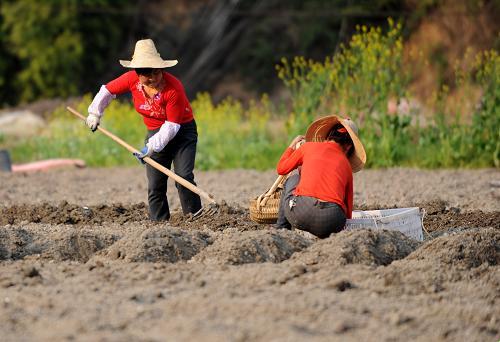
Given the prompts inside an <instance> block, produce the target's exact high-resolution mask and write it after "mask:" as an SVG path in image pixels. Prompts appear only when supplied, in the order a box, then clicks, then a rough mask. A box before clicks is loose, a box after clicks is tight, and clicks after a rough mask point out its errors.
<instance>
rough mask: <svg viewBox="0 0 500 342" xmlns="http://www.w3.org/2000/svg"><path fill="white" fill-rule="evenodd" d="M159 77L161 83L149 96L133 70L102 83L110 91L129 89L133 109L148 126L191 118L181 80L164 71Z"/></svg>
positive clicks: (124, 91)
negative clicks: (156, 92)
mask: <svg viewBox="0 0 500 342" xmlns="http://www.w3.org/2000/svg"><path fill="white" fill-rule="evenodd" d="M163 79H164V80H165V87H164V88H163V90H162V91H161V92H159V93H158V94H156V95H155V97H154V98H153V99H151V98H149V97H148V96H147V95H146V93H145V92H144V89H143V86H142V84H141V83H140V82H139V77H138V76H137V74H136V72H135V71H133V70H132V71H128V72H126V73H124V74H123V75H121V76H120V77H118V78H116V79H114V80H112V81H111V82H109V83H108V84H106V88H107V89H108V91H109V92H110V93H111V94H113V95H120V94H123V93H126V92H129V91H130V92H131V93H132V99H133V101H134V107H135V110H137V112H138V113H139V114H141V115H142V116H143V119H144V123H145V124H146V126H147V127H148V129H149V130H153V129H157V128H160V127H161V125H163V123H164V122H165V121H170V122H175V123H178V124H182V123H186V122H190V121H192V120H193V118H194V117H193V110H192V109H191V104H190V103H189V100H188V98H187V96H186V92H185V91H184V87H183V86H182V83H181V82H180V81H179V80H178V79H177V78H175V77H174V76H173V75H171V74H169V73H168V72H163Z"/></svg>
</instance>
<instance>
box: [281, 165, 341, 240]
mask: <svg viewBox="0 0 500 342" xmlns="http://www.w3.org/2000/svg"><path fill="white" fill-rule="evenodd" d="M299 181H300V175H299V174H298V173H297V172H296V173H294V174H292V175H291V176H289V177H288V179H287V180H286V182H285V186H284V189H283V193H282V194H281V200H280V208H279V212H278V221H277V222H276V225H277V227H278V228H287V229H290V228H292V227H293V228H297V229H300V230H305V231H307V232H309V233H311V234H314V235H316V236H317V237H319V238H326V237H328V236H330V234H332V233H338V232H340V231H341V230H342V229H344V226H345V221H346V216H345V213H344V211H343V210H342V208H341V207H340V206H339V205H338V204H336V203H331V202H322V201H319V200H318V199H316V198H314V197H308V196H295V195H294V194H293V192H294V190H295V188H296V187H297V184H299Z"/></svg>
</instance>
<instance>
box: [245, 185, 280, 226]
mask: <svg viewBox="0 0 500 342" xmlns="http://www.w3.org/2000/svg"><path fill="white" fill-rule="evenodd" d="M285 179H286V176H279V177H278V178H277V179H276V181H275V182H274V184H273V185H272V186H271V188H270V189H269V190H268V191H267V192H265V193H264V194H262V195H260V196H259V197H257V198H253V199H251V200H250V219H251V220H252V221H255V222H257V223H276V220H277V218H278V211H279V207H280V198H281V193H282V192H283V184H284V181H285Z"/></svg>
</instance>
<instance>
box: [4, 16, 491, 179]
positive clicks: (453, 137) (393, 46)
mask: <svg viewBox="0 0 500 342" xmlns="http://www.w3.org/2000/svg"><path fill="white" fill-rule="evenodd" d="M457 65H458V64H457ZM277 70H278V76H279V78H280V79H281V80H282V81H283V82H284V84H285V86H286V87H287V88H288V90H289V91H290V93H291V95H292V96H291V98H292V101H291V104H290V108H287V109H284V108H285V107H286V106H285V105H284V104H281V105H280V107H279V108H280V109H279V110H278V109H277V108H275V107H273V105H272V104H271V103H270V101H269V100H268V98H267V97H266V96H263V97H262V99H260V100H259V101H255V102H252V103H251V104H250V105H249V106H248V107H244V106H243V105H242V104H241V103H239V102H238V101H236V100H232V99H226V100H224V101H222V102H221V103H220V104H214V103H213V101H212V99H211V98H210V96H209V95H208V94H199V95H198V97H197V98H196V100H195V101H193V103H192V105H193V109H194V111H195V113H196V119H197V123H198V130H199V144H198V149H199V152H198V155H197V158H198V159H197V168H198V169H221V168H240V167H241V168H256V169H268V168H273V167H274V166H275V164H276V162H277V161H278V159H279V157H280V154H281V152H282V151H283V149H284V147H285V146H286V145H287V143H288V141H289V140H290V139H291V138H292V137H293V136H294V135H296V134H298V133H300V134H303V133H304V132H305V130H306V129H307V126H308V125H309V123H310V122H312V121H313V120H314V119H315V118H317V117H320V116H323V115H329V114H340V115H342V116H350V117H352V118H353V119H354V120H355V121H356V122H357V123H358V125H359V126H360V136H361V139H362V141H363V142H364V144H365V147H366V150H367V155H368V166H369V167H388V166H419V167H492V166H495V167H499V166H500V162H499V160H500V158H499V155H500V82H499V75H500V56H499V55H498V53H497V52H495V51H485V52H482V53H480V54H478V55H477V57H476V62H475V63H474V65H473V66H472V67H470V68H468V69H464V68H458V67H457V69H456V80H455V83H454V84H453V87H455V89H461V90H463V94H462V96H461V99H466V100H468V101H469V102H470V101H471V99H474V98H478V96H476V97H475V96H474V90H479V95H480V96H479V98H480V103H479V104H478V105H477V106H467V105H466V104H465V103H464V104H462V103H454V104H453V101H450V99H451V97H450V96H451V95H450V88H449V87H447V86H444V87H443V88H442V90H441V91H440V92H439V93H438V94H436V96H435V98H434V100H433V101H432V115H428V113H426V112H425V109H424V108H423V107H422V106H415V105H412V103H411V102H410V101H409V100H408V99H411V94H410V92H409V90H408V89H409V81H410V79H411V76H412V75H411V70H412V68H411V66H408V65H405V64H404V59H403V42H402V39H401V24H395V23H393V22H392V21H390V22H389V29H388V31H387V32H383V31H382V30H381V29H379V28H367V27H359V28H358V30H357V33H356V34H354V35H353V36H352V38H351V40H350V42H349V43H348V44H346V45H345V46H342V47H341V48H340V50H339V52H338V53H337V54H335V55H334V56H332V57H331V58H327V59H326V60H325V61H324V62H316V61H312V60H306V59H304V58H301V57H296V58H293V59H292V61H290V62H289V61H288V60H286V59H284V60H283V61H282V63H281V64H280V65H279V66H277ZM476 93H477V91H476ZM89 102H90V98H89V97H87V98H86V99H85V100H84V101H83V102H82V104H81V105H80V107H79V109H80V111H81V112H82V113H85V110H86V106H87V105H88V103H89ZM140 121H141V119H140V116H139V115H137V113H135V111H134V109H133V108H132V106H131V105H130V104H128V103H127V104H123V103H120V102H119V101H114V102H113V103H112V105H111V106H110V107H109V108H108V109H107V110H106V114H105V117H104V121H103V126H104V127H106V128H108V129H109V130H111V131H112V132H114V133H115V134H117V135H118V136H120V137H122V138H123V139H125V140H126V141H128V142H129V143H131V144H133V145H134V146H137V147H140V146H142V144H143V142H142V140H143V136H144V133H145V131H144V125H142V124H141V123H140ZM12 154H13V160H15V161H16V162H21V161H28V160H35V159H42V158H51V157H59V158H60V157H71V158H83V159H85V160H86V161H87V163H88V164H89V165H92V166H110V165H132V164H134V163H135V162H136V161H135V159H134V158H133V157H131V155H130V153H128V152H127V151H126V150H124V149H123V148H122V147H120V146H119V145H117V144H116V143H114V142H113V141H112V140H110V139H109V138H107V137H105V136H103V135H101V134H99V133H95V134H91V133H90V132H89V131H88V129H87V128H86V127H85V126H84V124H83V123H81V124H78V122H77V121H76V120H75V119H74V118H73V117H72V116H71V115H70V114H69V113H66V112H65V111H64V110H60V111H58V112H57V113H55V114H54V115H53V117H52V121H51V123H50V125H49V129H48V130H47V131H46V132H44V133H43V134H41V135H40V136H39V137H37V138H35V139H32V140H31V141H29V142H24V143H22V144H20V145H16V146H14V148H13V149H12Z"/></svg>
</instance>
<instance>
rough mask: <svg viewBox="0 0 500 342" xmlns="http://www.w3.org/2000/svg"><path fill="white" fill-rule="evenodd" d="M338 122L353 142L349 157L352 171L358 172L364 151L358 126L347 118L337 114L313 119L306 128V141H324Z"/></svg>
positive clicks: (364, 156)
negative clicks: (352, 150) (351, 152)
mask: <svg viewBox="0 0 500 342" xmlns="http://www.w3.org/2000/svg"><path fill="white" fill-rule="evenodd" d="M338 123H340V124H341V125H342V126H344V128H345V129H346V130H347V133H349V136H350V137H351V140H352V142H353V144H354V153H353V154H352V155H351V156H350V157H349V163H350V164H351V168H352V172H358V171H360V170H361V169H363V167H364V166H365V163H366V152H365V148H364V146H363V144H362V143H361V140H359V138H358V126H356V124H355V123H354V121H352V120H351V119H349V118H341V117H340V116H337V115H329V116H325V117H322V118H320V119H318V120H316V121H314V122H313V123H312V124H311V125H309V127H308V128H307V132H306V141H313V142H321V141H325V140H326V138H327V137H328V133H330V131H331V129H332V128H333V127H334V126H335V125H336V124H338Z"/></svg>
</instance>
